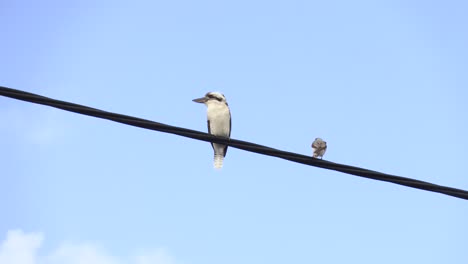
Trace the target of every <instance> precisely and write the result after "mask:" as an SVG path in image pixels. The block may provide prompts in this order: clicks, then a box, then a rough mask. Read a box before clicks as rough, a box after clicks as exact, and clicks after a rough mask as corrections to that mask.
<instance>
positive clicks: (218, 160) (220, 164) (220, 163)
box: [214, 154, 224, 169]
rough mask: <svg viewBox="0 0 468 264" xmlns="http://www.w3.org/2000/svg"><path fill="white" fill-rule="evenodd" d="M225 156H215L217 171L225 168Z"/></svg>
mask: <svg viewBox="0 0 468 264" xmlns="http://www.w3.org/2000/svg"><path fill="white" fill-rule="evenodd" d="M223 160H224V156H223V155H219V154H215V155H214V167H215V169H221V168H222V167H223Z"/></svg>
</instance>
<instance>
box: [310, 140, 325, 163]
mask: <svg viewBox="0 0 468 264" xmlns="http://www.w3.org/2000/svg"><path fill="white" fill-rule="evenodd" d="M311 147H312V149H313V150H314V153H313V157H314V158H318V157H320V159H322V158H323V155H324V154H325V151H326V150H327V142H326V141H323V140H322V139H321V138H316V139H315V140H314V142H312V146H311Z"/></svg>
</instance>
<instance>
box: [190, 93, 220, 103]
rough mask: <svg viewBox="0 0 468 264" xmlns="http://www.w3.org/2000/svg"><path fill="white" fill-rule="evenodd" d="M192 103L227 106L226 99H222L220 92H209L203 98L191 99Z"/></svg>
mask: <svg viewBox="0 0 468 264" xmlns="http://www.w3.org/2000/svg"><path fill="white" fill-rule="evenodd" d="M192 101H194V102H195V103H202V104H206V105H208V104H219V103H222V104H226V105H227V101H226V97H224V95H223V94H222V93H220V92H209V93H207V94H205V96H204V97H202V98H197V99H193V100H192Z"/></svg>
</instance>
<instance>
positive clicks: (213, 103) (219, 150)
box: [192, 92, 231, 169]
mask: <svg viewBox="0 0 468 264" xmlns="http://www.w3.org/2000/svg"><path fill="white" fill-rule="evenodd" d="M192 101H194V102H196V103H203V104H205V105H206V106H207V110H206V113H207V118H208V133H210V134H212V135H214V136H219V137H226V138H229V137H230V136H231V112H230V111H229V106H228V104H227V102H226V97H224V95H223V94H222V93H219V92H209V93H207V94H205V96H204V97H202V98H197V99H193V100H192ZM211 146H212V147H213V150H214V167H215V168H217V169H220V168H221V167H223V160H224V157H225V156H226V152H227V148H228V146H226V145H223V144H217V143H211Z"/></svg>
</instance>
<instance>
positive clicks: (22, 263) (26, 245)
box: [0, 230, 43, 264]
mask: <svg viewBox="0 0 468 264" xmlns="http://www.w3.org/2000/svg"><path fill="white" fill-rule="evenodd" d="M42 240H43V237H42V234H40V233H30V234H25V233H23V231H21V230H10V231H8V233H7V236H6V239H5V241H3V243H2V244H1V246H0V264H36V263H37V262H36V259H37V256H36V252H37V250H38V249H39V247H40V246H41V244H42Z"/></svg>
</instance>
